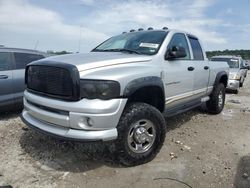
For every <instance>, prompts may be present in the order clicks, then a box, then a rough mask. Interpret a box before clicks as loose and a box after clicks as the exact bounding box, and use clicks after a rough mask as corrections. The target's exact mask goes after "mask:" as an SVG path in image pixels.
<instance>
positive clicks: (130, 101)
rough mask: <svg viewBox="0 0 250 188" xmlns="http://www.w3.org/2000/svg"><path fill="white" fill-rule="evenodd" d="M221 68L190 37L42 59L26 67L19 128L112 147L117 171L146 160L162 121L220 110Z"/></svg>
mask: <svg viewBox="0 0 250 188" xmlns="http://www.w3.org/2000/svg"><path fill="white" fill-rule="evenodd" d="M228 70H229V67H228V65H227V63H226V62H224V63H223V62H222V63H218V62H210V61H208V60H207V58H206V54H205V52H204V51H203V50H202V47H201V44H200V41H199V39H198V38H197V37H195V36H194V35H191V34H188V33H185V32H182V31H176V30H170V29H166V28H164V29H162V30H152V29H150V30H146V31H141V29H140V30H139V31H131V32H128V33H123V34H121V35H118V36H114V37H111V38H110V39H108V40H106V41H105V42H103V43H102V44H100V45H99V46H97V47H96V48H95V49H93V50H92V51H91V52H90V53H86V54H71V55H63V56H56V57H49V58H45V59H43V60H39V61H35V62H32V63H31V64H29V65H28V66H27V67H26V84H27V89H26V91H25V93H24V110H23V112H22V119H23V121H24V122H25V123H26V124H27V125H28V126H30V127H31V128H35V129H36V130H38V131H41V132H44V133H46V134H51V135H53V136H58V137H61V138H63V139H73V140H78V141H112V142H108V143H110V147H111V148H113V149H112V152H113V154H114V156H116V157H117V161H119V162H120V163H121V164H123V165H127V166H133V165H139V164H142V163H146V162H148V161H150V160H152V159H153V158H154V157H155V156H156V154H157V153H158V152H159V150H160V148H161V147H162V145H163V142H164V139H165V133H166V122H165V118H164V116H163V114H164V115H165V116H166V117H167V116H172V115H176V114H178V113H181V112H184V111H187V110H190V109H192V108H194V107H197V106H200V105H202V104H204V103H205V104H206V106H207V110H208V111H209V112H211V113H213V114H218V113H220V112H221V111H222V110H223V107H224V101H225V87H226V86H227V81H228Z"/></svg>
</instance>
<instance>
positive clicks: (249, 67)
mask: <svg viewBox="0 0 250 188" xmlns="http://www.w3.org/2000/svg"><path fill="white" fill-rule="evenodd" d="M245 66H246V68H247V69H248V70H250V62H249V60H246V61H245Z"/></svg>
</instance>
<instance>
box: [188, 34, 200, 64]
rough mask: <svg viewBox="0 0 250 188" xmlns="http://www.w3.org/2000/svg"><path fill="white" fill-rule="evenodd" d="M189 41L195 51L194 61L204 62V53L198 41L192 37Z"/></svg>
mask: <svg viewBox="0 0 250 188" xmlns="http://www.w3.org/2000/svg"><path fill="white" fill-rule="evenodd" d="M188 39H189V41H190V44H191V48H192V50H193V55H194V60H204V56H203V52H202V49H201V45H200V43H199V41H198V39H195V38H192V37H188Z"/></svg>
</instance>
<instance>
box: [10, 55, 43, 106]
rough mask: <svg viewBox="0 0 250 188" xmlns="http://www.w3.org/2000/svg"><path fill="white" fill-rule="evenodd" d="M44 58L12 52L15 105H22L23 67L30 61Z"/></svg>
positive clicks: (23, 88)
mask: <svg viewBox="0 0 250 188" xmlns="http://www.w3.org/2000/svg"><path fill="white" fill-rule="evenodd" d="M42 58H44V56H43V55H40V54H32V53H20V52H14V59H15V70H13V84H14V91H13V92H14V99H15V103H22V100H23V92H24V90H25V80H24V77H25V67H26V65H27V64H29V63H30V62H32V61H36V60H39V59H42Z"/></svg>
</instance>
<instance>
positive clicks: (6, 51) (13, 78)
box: [0, 47, 46, 111]
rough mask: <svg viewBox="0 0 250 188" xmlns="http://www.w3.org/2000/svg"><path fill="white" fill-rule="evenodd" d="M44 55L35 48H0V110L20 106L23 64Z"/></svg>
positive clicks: (23, 72)
mask: <svg viewBox="0 0 250 188" xmlns="http://www.w3.org/2000/svg"><path fill="white" fill-rule="evenodd" d="M44 57H46V55H45V54H44V53H41V52H38V51H35V50H26V49H17V48H5V47H3V48H2V47H1V48H0V88H1V89H0V111H5V110H9V109H16V108H20V107H21V106H22V104H23V92H24V90H25V87H26V86H25V82H24V75H25V66H26V65H27V64H28V63H30V62H32V61H35V60H38V59H42V58H44Z"/></svg>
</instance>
